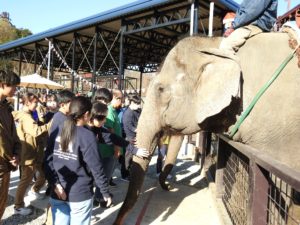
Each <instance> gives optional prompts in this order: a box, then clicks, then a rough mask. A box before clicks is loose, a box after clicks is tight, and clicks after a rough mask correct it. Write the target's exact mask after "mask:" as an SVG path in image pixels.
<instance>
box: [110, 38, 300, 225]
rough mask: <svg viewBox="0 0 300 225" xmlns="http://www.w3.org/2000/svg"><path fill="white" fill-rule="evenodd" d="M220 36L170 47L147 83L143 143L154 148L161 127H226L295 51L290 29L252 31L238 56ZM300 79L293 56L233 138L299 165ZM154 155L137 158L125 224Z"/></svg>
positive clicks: (119, 221) (140, 139)
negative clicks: (225, 49)
mask: <svg viewBox="0 0 300 225" xmlns="http://www.w3.org/2000/svg"><path fill="white" fill-rule="evenodd" d="M219 42H220V39H218V38H203V37H189V38H185V39H183V40H181V41H180V42H178V44H177V45H176V46H175V47H174V48H173V49H172V50H171V51H170V52H169V54H168V55H167V57H166V59H165V61H164V64H163V66H162V68H161V71H160V72H159V74H158V75H157V76H156V77H155V78H154V79H153V80H152V82H151V84H150V85H149V87H148V90H147V96H146V100H145V105H144V107H143V111H142V114H141V117H140V120H139V123H138V128H137V146H138V147H143V148H146V149H149V151H150V153H151V154H153V151H154V149H155V144H156V143H157V139H158V138H159V133H160V131H161V130H168V131H169V132H172V133H173V134H178V135H185V134H192V133H195V132H198V131H211V132H228V131H229V130H230V128H231V127H232V126H233V125H234V123H235V122H236V120H237V118H238V117H239V116H240V114H241V113H242V112H243V111H244V110H245V109H246V108H247V106H248V105H249V104H250V102H251V101H252V99H253V98H254V96H255V95H256V93H257V92H258V91H259V89H260V88H261V87H262V86H263V85H264V84H265V83H266V82H267V81H268V80H269V79H270V78H271V76H272V74H273V73H274V71H275V70H276V69H277V68H278V67H279V66H280V64H281V63H282V62H283V60H284V59H285V58H286V57H287V56H288V55H289V54H290V53H291V52H292V50H291V49H290V48H289V46H288V36H287V35H286V34H283V33H262V34H259V35H256V36H254V37H252V38H251V39H249V40H248V41H247V42H246V44H245V45H244V46H243V47H242V48H241V49H240V50H239V53H238V59H237V58H236V57H231V56H229V55H226V54H225V53H224V52H221V51H220V50H219V49H216V47H218V46H219ZM211 48H215V49H211ZM239 59H240V61H239ZM239 62H240V63H239ZM299 87H300V70H299V69H298V68H297V62H296V59H295V58H294V59H292V61H291V62H290V63H289V64H288V65H287V66H286V68H285V69H284V70H283V71H282V73H281V74H280V76H279V77H278V78H277V80H276V81H275V82H274V83H273V84H272V85H271V87H270V88H269V89H268V90H267V91H266V92H265V93H264V95H263V96H262V98H261V99H260V100H259V101H258V103H257V104H256V105H255V107H254V108H253V109H252V111H251V113H250V114H249V116H248V117H247V118H246V119H245V121H244V122H243V123H242V125H241V126H240V128H239V130H238V132H237V133H236V134H235V135H234V137H233V139H234V140H235V141H240V142H243V143H245V144H249V145H251V146H253V147H254V148H257V149H259V150H261V151H265V152H268V153H270V154H272V156H273V157H274V158H275V159H277V160H280V161H281V162H282V163H284V164H286V165H287V166H290V167H292V168H294V169H298V170H299V169H300V154H299V152H298V150H297V149H298V148H299V147H298V145H299V144H298V143H299V137H300V129H299V128H300V92H299ZM177 152H178V148H177ZM177 152H176V153H174V155H175V154H176V155H177ZM174 155H173V156H172V157H171V156H170V157H171V158H173V159H170V163H168V162H166V167H165V170H166V172H165V174H162V175H161V177H160V183H161V185H162V186H163V187H164V188H165V189H168V188H169V187H168V186H167V185H165V183H164V181H165V175H166V174H167V173H168V170H171V169H172V160H174ZM149 161H150V157H149V159H138V158H137V157H135V158H134V166H133V167H132V170H131V175H132V176H131V178H132V179H131V181H130V185H129V188H128V192H127V195H126V199H125V201H124V203H123V205H122V207H121V209H120V211H119V214H118V216H117V219H116V222H115V224H122V222H124V220H125V216H126V215H127V214H128V212H129V210H131V209H132V207H133V206H134V204H135V202H136V200H137V198H138V194H139V192H140V190H141V186H142V183H143V179H144V178H143V177H144V175H145V172H146V170H147V168H148V164H149Z"/></svg>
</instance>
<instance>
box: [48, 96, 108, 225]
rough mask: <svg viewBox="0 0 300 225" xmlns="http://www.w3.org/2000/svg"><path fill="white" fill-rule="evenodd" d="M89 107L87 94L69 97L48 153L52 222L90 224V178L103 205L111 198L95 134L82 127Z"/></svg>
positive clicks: (91, 202) (87, 119)
mask: <svg viewBox="0 0 300 225" xmlns="http://www.w3.org/2000/svg"><path fill="white" fill-rule="evenodd" d="M91 108H92V104H91V102H90V101H89V100H88V99H87V98H85V97H82V96H79V97H75V98H73V100H72V101H71V104H70V112H69V114H68V116H67V119H66V120H65V122H64V125H63V127H62V129H61V131H59V133H58V135H57V137H56V139H55V144H54V150H53V154H52V157H49V161H48V165H47V167H48V171H47V178H48V180H49V181H50V182H51V186H52V187H53V188H54V192H52V193H51V198H50V204H51V208H52V217H53V224H54V225H56V224H57V225H64V224H66V225H69V224H70V222H71V223H72V221H76V224H83V225H85V224H90V221H91V214H92V208H93V201H92V200H93V191H92V190H93V180H94V181H95V183H96V185H97V186H98V187H99V188H100V190H101V193H102V195H103V198H104V200H105V201H106V202H107V206H109V205H110V204H111V202H112V201H111V197H110V194H109V191H108V184H107V178H106V176H105V175H104V172H103V167H102V162H101V160H100V157H99V153H98V148H97V141H96V138H95V135H94V134H93V133H92V132H91V131H89V130H88V129H86V128H85V127H84V126H85V125H86V124H87V123H88V121H89V120H90V111H91ZM49 162H50V163H49Z"/></svg>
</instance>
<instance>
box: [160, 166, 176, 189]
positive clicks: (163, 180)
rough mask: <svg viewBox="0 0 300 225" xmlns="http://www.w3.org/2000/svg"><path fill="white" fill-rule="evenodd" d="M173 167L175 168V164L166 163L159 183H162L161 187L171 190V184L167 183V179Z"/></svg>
mask: <svg viewBox="0 0 300 225" xmlns="http://www.w3.org/2000/svg"><path fill="white" fill-rule="evenodd" d="M172 168H173V165H171V164H168V165H166V166H165V167H164V169H163V171H162V172H161V173H160V175H159V184H160V186H161V188H162V189H164V190H166V191H170V190H171V185H170V184H168V183H166V179H167V177H168V175H169V174H170V172H171V170H172Z"/></svg>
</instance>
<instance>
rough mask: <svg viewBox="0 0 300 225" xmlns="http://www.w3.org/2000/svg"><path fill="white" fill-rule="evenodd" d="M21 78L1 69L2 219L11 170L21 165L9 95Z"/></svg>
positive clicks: (19, 146) (0, 158)
mask: <svg viewBox="0 0 300 225" xmlns="http://www.w3.org/2000/svg"><path fill="white" fill-rule="evenodd" d="M19 83H20V78H19V76H18V75H17V74H15V73H14V72H12V71H4V70H0V112H1V113H0V221H1V218H2V216H3V213H4V210H5V208H6V201H7V196H8V188H9V181H10V171H12V170H16V169H17V166H18V165H19V156H18V155H19V153H20V151H21V143H20V140H19V138H18V135H17V132H16V127H15V124H14V120H13V117H12V115H11V110H10V107H9V104H8V102H7V100H6V98H7V97H13V95H14V93H15V91H16V86H17V85H18V84H19Z"/></svg>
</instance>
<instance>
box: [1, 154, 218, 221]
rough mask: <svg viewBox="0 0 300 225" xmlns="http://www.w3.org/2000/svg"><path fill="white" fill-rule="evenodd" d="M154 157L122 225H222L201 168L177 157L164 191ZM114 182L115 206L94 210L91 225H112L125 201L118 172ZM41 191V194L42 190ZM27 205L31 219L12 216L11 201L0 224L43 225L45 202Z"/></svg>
mask: <svg viewBox="0 0 300 225" xmlns="http://www.w3.org/2000/svg"><path fill="white" fill-rule="evenodd" d="M155 166H156V156H154V157H153V158H152V160H151V163H150V167H149V170H148V172H147V176H146V178H145V182H144V186H143V189H142V193H141V195H140V197H139V199H138V202H137V203H136V205H135V207H134V208H133V210H132V211H131V212H130V214H129V215H128V217H127V219H126V221H125V225H134V224H136V225H150V224H153V225H156V224H162V225H174V224H175V225H176V224H180V225H182V224H187V225H200V224H201V225H221V224H222V223H221V220H220V218H219V214H218V211H217V208H216V204H215V201H214V199H213V197H212V194H211V191H210V190H209V189H208V183H207V180H206V178H205V177H204V176H203V173H201V175H199V172H200V166H199V165H198V164H196V163H194V162H193V161H192V160H191V159H187V158H186V157H179V159H178V160H177V164H176V167H175V168H174V170H173V171H172V176H173V177H172V178H171V179H170V180H169V181H170V184H171V186H172V187H173V189H172V190H171V191H170V192H166V191H163V190H162V189H161V188H160V186H159V183H158V181H157V180H158V179H157V177H156V169H155ZM114 177H115V178H114V182H115V183H116V184H117V187H112V188H111V193H112V194H113V195H114V198H113V201H114V206H113V207H111V208H109V209H103V208H101V207H94V209H93V216H92V224H95V225H98V224H99V225H100V224H101V225H111V224H112V223H113V221H114V219H115V217H116V215H117V213H118V209H119V208H120V207H121V204H122V201H123V199H124V198H125V195H126V191H127V187H128V183H127V182H125V181H122V180H120V178H119V177H120V171H119V169H116V171H115V174H114ZM18 180H19V179H18V173H17V172H14V173H12V178H11V184H10V191H9V194H10V196H12V197H13V196H14V195H15V192H16V187H17V184H18ZM43 191H44V190H43ZM25 202H26V204H27V205H29V204H30V205H31V206H32V207H33V209H34V213H33V215H30V216H27V217H22V216H18V215H13V199H12V198H10V202H9V203H8V207H7V209H6V211H5V214H4V216H3V218H2V219H3V224H10V225H16V224H42V223H43V221H44V219H45V211H44V210H45V208H46V206H47V204H48V199H47V198H45V199H43V200H34V201H32V199H30V197H28V196H27V197H26V198H25Z"/></svg>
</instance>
